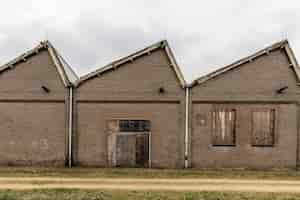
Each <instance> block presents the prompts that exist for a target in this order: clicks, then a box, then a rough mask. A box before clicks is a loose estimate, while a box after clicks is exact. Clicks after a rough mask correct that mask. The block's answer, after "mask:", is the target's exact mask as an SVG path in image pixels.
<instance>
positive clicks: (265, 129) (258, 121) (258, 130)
mask: <svg viewBox="0 0 300 200" xmlns="http://www.w3.org/2000/svg"><path fill="white" fill-rule="evenodd" d="M274 130H275V110H274V109H265V110H258V111H253V112H252V145H253V146H273V145H274V135H275V134H274V132H275V131H274Z"/></svg>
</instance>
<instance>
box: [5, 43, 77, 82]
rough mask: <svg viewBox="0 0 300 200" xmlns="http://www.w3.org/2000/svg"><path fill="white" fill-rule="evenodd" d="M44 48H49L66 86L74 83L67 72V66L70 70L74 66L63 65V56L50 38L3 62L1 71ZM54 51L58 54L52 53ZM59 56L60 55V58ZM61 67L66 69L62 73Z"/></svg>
mask: <svg viewBox="0 0 300 200" xmlns="http://www.w3.org/2000/svg"><path fill="white" fill-rule="evenodd" d="M42 49H45V50H47V51H48V53H49V54H50V57H51V59H52V61H53V62H54V65H55V66H56V68H58V71H59V74H60V76H61V78H62V80H63V82H64V85H65V86H66V87H67V86H70V85H71V84H72V82H71V81H70V80H69V79H70V77H69V76H70V73H66V72H65V67H68V68H69V69H68V70H69V71H70V70H72V68H71V67H70V66H69V65H67V66H65V65H63V63H62V62H63V61H62V60H61V58H62V56H61V55H60V54H59V53H58V52H57V50H56V49H55V48H54V47H53V45H52V44H51V42H50V41H49V40H42V41H40V42H39V44H38V45H37V46H35V47H33V48H31V49H29V50H27V51H25V53H22V54H20V55H19V56H17V57H15V58H14V59H12V60H10V61H8V62H7V63H5V64H3V65H2V66H0V73H1V72H3V71H6V70H8V69H11V68H13V67H14V65H16V64H18V63H19V62H22V61H26V59H27V58H28V57H30V56H33V55H36V54H38V53H39V52H40V50H42ZM52 51H53V53H54V54H56V55H52ZM58 56H60V58H59V57H58ZM59 68H61V69H62V70H63V71H64V72H63V74H62V73H61V69H59ZM72 72H73V71H72ZM74 74H75V75H76V77H78V76H77V74H76V73H74ZM66 79H67V80H66ZM74 82H75V81H74Z"/></svg>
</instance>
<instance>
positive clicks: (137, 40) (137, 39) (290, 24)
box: [0, 0, 300, 82]
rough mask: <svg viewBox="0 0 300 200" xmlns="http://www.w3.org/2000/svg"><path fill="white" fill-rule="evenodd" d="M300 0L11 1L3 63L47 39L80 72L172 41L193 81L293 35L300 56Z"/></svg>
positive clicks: (4, 8) (3, 23) (0, 42)
mask: <svg viewBox="0 0 300 200" xmlns="http://www.w3.org/2000/svg"><path fill="white" fill-rule="evenodd" d="M297 2H298V1H295V0H291V1H289V0H284V1H282V0H278V1H277V0H272V1H269V0H265V1H263V0H243V1H242V0H226V1H220V0H209V1H201V0H195V1H187V0H178V1H176V0H164V1H162V0H157V1H156V0H151V1H149V0H128V1H126V0H119V1H117V0H107V1H106V0H84V1H81V0H51V1H50V0H26V1H20V0H8V1H4V2H2V4H1V12H0V18H1V20H0V64H4V63H6V62H7V61H9V60H10V59H12V58H14V57H16V56H17V55H19V54H20V53H23V52H24V51H25V50H27V49H29V48H32V47H34V46H36V45H37V43H38V42H39V41H41V40H44V39H49V40H50V41H51V42H52V43H53V44H54V46H55V47H56V48H57V49H58V50H59V52H60V53H61V54H62V55H63V56H64V57H65V58H66V60H67V61H68V62H69V63H70V64H71V66H72V67H73V68H74V69H75V71H76V72H77V73H78V74H84V73H87V72H88V71H90V70H93V69H95V68H97V67H101V66H103V65H105V64H107V63H109V62H111V61H113V60H114V59H117V58H120V57H123V56H126V55H127V54H129V53H133V52H135V51H136V50H139V49H141V48H144V47H145V46H148V45H151V44H152V43H155V42H157V41H160V40H162V39H167V40H168V41H169V43H170V45H171V48H172V49H173V51H174V53H175V57H176V59H177V61H178V63H179V65H180V66H181V69H182V71H183V73H184V75H185V77H186V79H187V80H188V81H189V82H190V81H191V80H192V79H194V78H197V77H199V76H201V75H204V74H205V73H207V72H211V71H213V70H215V69H216V68H219V67H222V66H224V65H227V64H230V63H232V62H234V61H235V60H237V59H240V58H241V57H244V56H247V55H249V54H251V53H253V52H255V51H257V50H259V49H261V48H264V47H266V46H267V45H270V44H272V43H274V42H277V41H280V40H282V39H285V38H288V39H289V41H290V43H291V45H292V48H293V50H294V51H295V53H296V56H297V58H298V60H300V22H298V23H299V24H297V20H299V19H300V3H299V2H298V3H297Z"/></svg>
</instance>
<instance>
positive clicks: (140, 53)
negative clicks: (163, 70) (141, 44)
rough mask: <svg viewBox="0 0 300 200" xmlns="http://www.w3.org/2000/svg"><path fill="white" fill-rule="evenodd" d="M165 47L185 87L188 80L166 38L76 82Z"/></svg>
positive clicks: (171, 63) (172, 65) (177, 75)
mask: <svg viewBox="0 0 300 200" xmlns="http://www.w3.org/2000/svg"><path fill="white" fill-rule="evenodd" d="M160 48H161V49H163V50H164V51H165V52H166V55H167V56H168V59H169V62H170V66H171V67H172V68H173V70H174V71H175V74H176V77H177V79H178V81H179V82H180V85H181V86H182V87H183V88H184V87H186V82H185V80H184V77H183V74H182V72H181V70H180V68H179V66H178V64H177V62H176V60H175V57H174V54H173V52H172V50H171V48H170V46H169V44H168V42H167V41H166V40H162V41H160V42H157V43H155V44H153V45H151V46H148V47H146V48H144V49H142V50H140V51H137V52H135V53H133V54H131V55H129V56H126V57H124V58H121V59H118V60H116V61H113V62H111V63H110V64H108V65H106V66H104V67H101V68H99V69H97V70H95V71H93V72H90V73H88V74H86V75H84V76H82V77H81V78H80V79H79V80H78V82H76V83H75V85H76V86H78V85H80V84H81V83H83V82H84V81H87V80H88V79H91V78H93V77H95V76H101V75H102V74H103V73H105V72H107V71H109V70H112V69H115V68H117V67H120V66H122V65H123V64H125V63H127V62H131V61H134V60H135V59H137V58H139V57H141V56H143V55H145V54H149V53H151V51H155V50H157V49H160Z"/></svg>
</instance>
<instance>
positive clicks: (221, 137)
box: [212, 109, 236, 146]
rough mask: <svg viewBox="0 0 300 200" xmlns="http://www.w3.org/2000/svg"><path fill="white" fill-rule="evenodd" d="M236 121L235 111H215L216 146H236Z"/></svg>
mask: <svg viewBox="0 0 300 200" xmlns="http://www.w3.org/2000/svg"><path fill="white" fill-rule="evenodd" d="M235 121H236V111H235V110H234V109H218V110H215V111H213V127H212V128H213V137H212V144H213V145H214V146H234V145H235V124H236V123H235Z"/></svg>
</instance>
